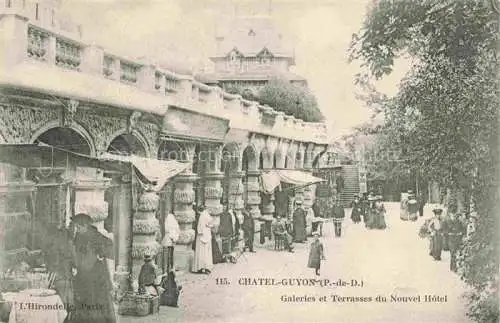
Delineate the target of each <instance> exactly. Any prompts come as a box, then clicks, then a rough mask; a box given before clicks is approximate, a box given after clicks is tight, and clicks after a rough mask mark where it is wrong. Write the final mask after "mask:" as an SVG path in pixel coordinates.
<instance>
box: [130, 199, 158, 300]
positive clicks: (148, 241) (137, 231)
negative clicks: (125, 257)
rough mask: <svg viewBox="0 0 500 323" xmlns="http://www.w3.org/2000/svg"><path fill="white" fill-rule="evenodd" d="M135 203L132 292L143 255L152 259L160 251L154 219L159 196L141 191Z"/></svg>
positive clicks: (156, 224) (155, 220)
mask: <svg viewBox="0 0 500 323" xmlns="http://www.w3.org/2000/svg"><path fill="white" fill-rule="evenodd" d="M141 193H142V194H141V196H140V197H139V200H138V201H137V208H136V210H135V212H134V220H133V224H132V259H133V262H132V279H133V281H134V283H133V287H134V290H137V286H136V284H137V278H138V275H139V271H140V269H141V266H142V264H143V263H144V255H145V254H146V253H149V254H150V255H151V256H152V257H153V258H154V257H155V256H156V255H157V254H158V251H159V250H160V244H159V243H158V241H157V240H156V238H157V234H158V232H159V230H160V226H159V224H158V220H157V219H156V209H157V208H158V203H159V200H160V198H159V196H158V194H157V193H155V192H152V191H147V190H146V191H143V192H141Z"/></svg>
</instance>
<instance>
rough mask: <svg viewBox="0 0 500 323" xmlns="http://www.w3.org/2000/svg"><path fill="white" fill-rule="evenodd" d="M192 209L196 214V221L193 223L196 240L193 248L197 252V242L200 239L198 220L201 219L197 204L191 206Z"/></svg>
mask: <svg viewBox="0 0 500 323" xmlns="http://www.w3.org/2000/svg"><path fill="white" fill-rule="evenodd" d="M191 208H192V209H193V212H194V221H193V226H192V229H193V230H194V239H193V244H192V245H191V248H192V249H193V251H195V250H196V240H197V237H198V220H199V218H200V213H199V212H198V207H197V206H196V203H193V204H191Z"/></svg>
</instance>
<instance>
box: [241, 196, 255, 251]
mask: <svg viewBox="0 0 500 323" xmlns="http://www.w3.org/2000/svg"><path fill="white" fill-rule="evenodd" d="M242 213H243V225H242V227H243V236H244V238H245V249H246V248H248V250H249V251H250V252H255V250H254V249H253V240H254V236H255V220H254V219H253V217H252V215H251V214H250V205H247V206H246V208H245V209H244V210H243V211H242Z"/></svg>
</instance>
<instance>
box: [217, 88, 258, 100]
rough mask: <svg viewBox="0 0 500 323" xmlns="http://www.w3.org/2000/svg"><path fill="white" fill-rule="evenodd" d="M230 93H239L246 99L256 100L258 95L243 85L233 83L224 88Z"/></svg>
mask: <svg viewBox="0 0 500 323" xmlns="http://www.w3.org/2000/svg"><path fill="white" fill-rule="evenodd" d="M224 90H225V91H226V92H227V93H229V94H239V95H241V97H242V98H243V99H245V100H250V101H256V100H257V97H256V96H255V94H254V93H253V92H252V90H250V89H248V88H245V87H243V86H237V85H231V86H228V87H226V88H225V89H224Z"/></svg>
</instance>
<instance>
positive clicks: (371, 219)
mask: <svg viewBox="0 0 500 323" xmlns="http://www.w3.org/2000/svg"><path fill="white" fill-rule="evenodd" d="M368 201H369V203H370V204H369V207H368V208H367V210H366V222H365V226H366V228H367V229H375V227H376V224H377V209H376V208H375V198H374V197H369V198H368Z"/></svg>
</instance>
